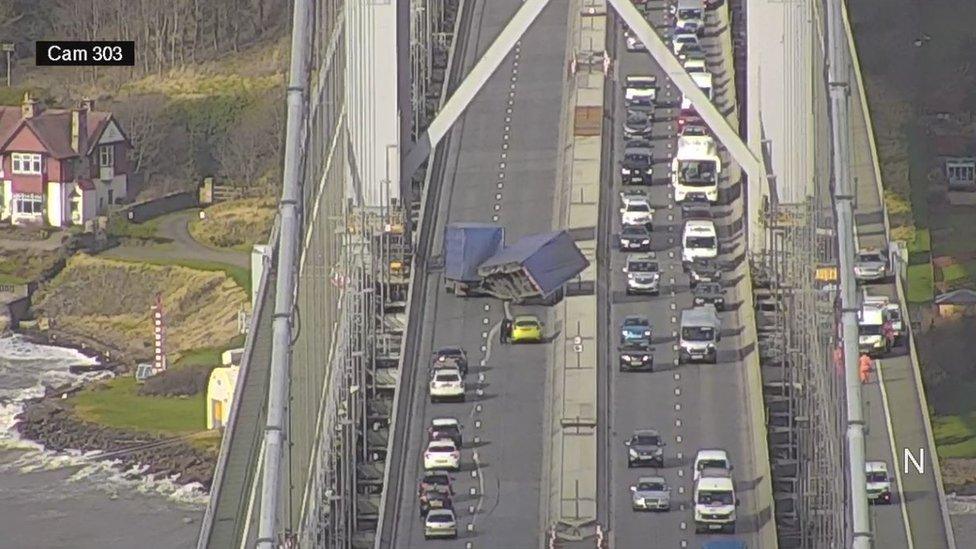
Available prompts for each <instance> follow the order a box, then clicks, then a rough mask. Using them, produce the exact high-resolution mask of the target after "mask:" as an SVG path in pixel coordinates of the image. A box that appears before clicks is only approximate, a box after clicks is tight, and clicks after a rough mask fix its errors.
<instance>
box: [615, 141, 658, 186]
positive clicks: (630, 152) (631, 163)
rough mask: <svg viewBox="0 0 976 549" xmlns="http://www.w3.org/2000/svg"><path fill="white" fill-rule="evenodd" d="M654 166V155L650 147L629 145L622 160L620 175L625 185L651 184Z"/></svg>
mask: <svg viewBox="0 0 976 549" xmlns="http://www.w3.org/2000/svg"><path fill="white" fill-rule="evenodd" d="M642 141H643V140H642ZM653 166H654V157H653V154H652V151H651V149H650V148H646V147H631V146H628V147H627V149H626V150H624V158H623V160H621V162H620V177H621V179H622V180H623V183H624V185H650V184H651V176H652V175H653V171H654V168H653Z"/></svg>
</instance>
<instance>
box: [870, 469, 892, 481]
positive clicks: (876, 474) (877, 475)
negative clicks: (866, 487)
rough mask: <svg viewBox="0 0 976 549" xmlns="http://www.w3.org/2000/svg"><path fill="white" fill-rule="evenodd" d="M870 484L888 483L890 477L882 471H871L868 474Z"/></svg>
mask: <svg viewBox="0 0 976 549" xmlns="http://www.w3.org/2000/svg"><path fill="white" fill-rule="evenodd" d="M867 477H868V482H888V475H886V474H884V473H882V472H881V471H871V472H869V473H868V474H867Z"/></svg>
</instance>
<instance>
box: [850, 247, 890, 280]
mask: <svg viewBox="0 0 976 549" xmlns="http://www.w3.org/2000/svg"><path fill="white" fill-rule="evenodd" d="M854 278H855V279H857V280H858V281H860V282H874V281H877V280H884V279H885V278H888V258H887V257H886V256H885V253H884V251H883V250H879V249H877V248H872V249H865V250H860V251H859V252H857V257H855V258H854Z"/></svg>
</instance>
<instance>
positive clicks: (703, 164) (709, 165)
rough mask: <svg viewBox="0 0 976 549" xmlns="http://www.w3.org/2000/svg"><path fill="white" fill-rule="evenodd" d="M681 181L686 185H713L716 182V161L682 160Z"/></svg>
mask: <svg viewBox="0 0 976 549" xmlns="http://www.w3.org/2000/svg"><path fill="white" fill-rule="evenodd" d="M679 169H680V171H681V182H682V183H684V184H686V185H712V184H714V183H715V162H712V161H697V160H692V161H682V162H681V166H680V168H679Z"/></svg>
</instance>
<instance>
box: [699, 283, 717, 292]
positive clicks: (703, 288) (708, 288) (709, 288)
mask: <svg viewBox="0 0 976 549" xmlns="http://www.w3.org/2000/svg"><path fill="white" fill-rule="evenodd" d="M721 292H722V287H721V286H719V285H718V284H715V283H714V282H707V283H705V284H699V285H698V293H701V294H718V293H721Z"/></svg>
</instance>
